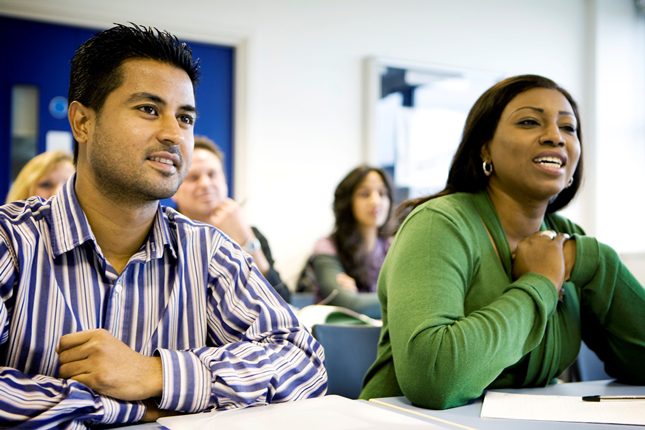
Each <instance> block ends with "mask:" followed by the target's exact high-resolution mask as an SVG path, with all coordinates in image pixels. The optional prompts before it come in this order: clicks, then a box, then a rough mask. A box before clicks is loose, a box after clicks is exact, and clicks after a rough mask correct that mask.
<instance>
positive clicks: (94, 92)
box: [68, 23, 199, 162]
mask: <svg viewBox="0 0 645 430" xmlns="http://www.w3.org/2000/svg"><path fill="white" fill-rule="evenodd" d="M132 58H147V59H151V60H156V61H161V62H164V63H167V64H170V65H172V66H176V67H177V68H180V69H182V70H184V71H185V72H186V73H187V74H188V77H189V78H190V80H191V82H192V83H193V90H194V88H195V87H196V85H197V82H198V79H199V64H198V61H197V60H194V59H193V54H192V51H191V49H190V47H189V46H188V45H187V44H186V43H184V42H180V41H179V40H178V39H177V37H175V36H173V35H172V34H170V33H168V32H167V31H161V30H158V29H156V28H153V27H144V26H141V25H137V24H133V23H130V25H129V26H127V25H123V24H116V25H115V26H114V27H112V28H110V29H107V30H105V31H101V32H99V33H97V34H95V35H94V36H92V37H91V38H90V39H89V40H87V41H86V42H85V43H83V44H82V45H81V46H80V47H79V48H78V49H77V50H76V52H75V53H74V56H73V57H72V68H71V73H70V79H69V92H68V100H69V102H70V103H71V102H73V101H78V102H80V103H82V104H83V105H84V106H87V107H89V108H91V109H93V110H94V111H95V112H99V111H100V110H101V108H102V107H103V104H104V103H105V99H106V98H107V96H108V95H109V94H110V93H111V92H112V91H114V90H115V89H116V88H118V87H119V85H121V83H122V80H123V75H122V72H121V67H120V66H121V64H123V62H124V61H125V60H128V59H132ZM77 157H78V145H77V144H76V142H75V145H74V162H76V159H77Z"/></svg>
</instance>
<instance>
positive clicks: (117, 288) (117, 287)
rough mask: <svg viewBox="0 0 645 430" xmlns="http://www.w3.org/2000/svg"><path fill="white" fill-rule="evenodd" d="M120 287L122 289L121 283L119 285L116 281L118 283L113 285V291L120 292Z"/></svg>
mask: <svg viewBox="0 0 645 430" xmlns="http://www.w3.org/2000/svg"><path fill="white" fill-rule="evenodd" d="M122 289H123V285H121V283H118V284H116V286H115V287H114V292H115V293H117V294H121V290H122Z"/></svg>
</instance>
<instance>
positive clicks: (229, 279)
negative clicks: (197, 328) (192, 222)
mask: <svg viewBox="0 0 645 430" xmlns="http://www.w3.org/2000/svg"><path fill="white" fill-rule="evenodd" d="M209 279H210V280H209V285H208V291H209V296H208V301H209V302H208V309H207V318H208V322H207V323H208V336H209V339H208V345H209V346H208V347H203V348H195V349H191V350H189V351H169V350H163V349H160V350H159V351H158V352H159V354H160V355H161V358H162V367H163V372H164V387H163V395H162V398H161V400H160V404H159V407H160V408H162V409H172V410H178V411H186V412H195V411H199V410H204V409H207V408H212V407H214V408H218V409H231V408H237V407H244V406H251V405H261V404H268V403H277V402H285V401H291V400H299V399H305V398H309V397H318V396H322V395H324V394H325V391H326V389H327V374H326V372H325V368H324V363H323V362H324V352H323V349H322V346H321V345H320V344H319V343H318V342H317V341H316V340H315V339H314V338H313V336H312V335H311V334H310V333H309V331H308V330H307V329H306V328H305V327H304V326H302V325H301V324H300V322H299V321H298V319H297V318H296V316H295V314H294V313H293V312H292V311H291V309H290V308H289V307H288V306H287V305H286V304H285V303H284V302H283V301H282V300H280V299H279V297H278V295H277V293H276V292H275V290H274V289H273V288H272V287H271V286H270V285H269V283H268V282H267V281H266V280H265V279H264V278H263V277H262V275H261V274H260V272H259V270H258V269H257V267H256V266H255V265H254V263H253V261H252V259H251V258H250V257H248V256H245V254H244V253H243V251H241V250H240V248H239V247H238V246H237V245H236V244H233V243H232V242H230V241H228V240H223V243H222V244H221V245H220V246H219V247H217V252H216V254H215V255H214V257H213V258H211V261H210V267H209Z"/></svg>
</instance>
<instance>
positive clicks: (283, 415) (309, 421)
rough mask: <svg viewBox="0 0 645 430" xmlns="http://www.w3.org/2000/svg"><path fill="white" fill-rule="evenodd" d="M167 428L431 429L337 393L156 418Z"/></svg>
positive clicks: (419, 421)
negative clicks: (247, 406)
mask: <svg viewBox="0 0 645 430" xmlns="http://www.w3.org/2000/svg"><path fill="white" fill-rule="evenodd" d="M157 422H158V423H159V424H161V425H163V426H164V427H167V428H169V429H171V430H194V429H201V430H206V429H226V430H242V429H245V430H246V429H264V430H270V429H276V430H277V429H279V430H303V429H306V430H329V429H334V430H363V429H364V430H368V429H369V430H391V429H397V430H416V429H419V430H421V429H424V430H432V429H442V428H443V427H436V426H433V425H431V424H428V423H427V422H425V421H423V420H420V419H416V418H412V417H408V416H406V415H403V414H400V413H397V412H393V411H390V410H387V409H384V408H380V407H378V406H375V405H371V404H369V403H368V402H364V401H360V400H350V399H346V398H344V397H341V396H333V395H332V396H325V397H319V398H316V399H309V400H300V401H297V402H290V403H278V404H272V405H268V406H256V407H252V408H246V409H236V410H231V411H221V412H218V411H211V412H206V413H201V414H192V415H181V416H175V417H165V418H160V419H159V420H158V421H157Z"/></svg>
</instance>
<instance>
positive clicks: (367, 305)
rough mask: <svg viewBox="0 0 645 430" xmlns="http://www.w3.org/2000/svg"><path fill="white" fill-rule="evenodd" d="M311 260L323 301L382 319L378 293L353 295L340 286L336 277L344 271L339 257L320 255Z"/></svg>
mask: <svg viewBox="0 0 645 430" xmlns="http://www.w3.org/2000/svg"><path fill="white" fill-rule="evenodd" d="M311 259H312V260H311V264H312V265H313V268H314V273H315V274H316V281H317V283H318V285H319V288H320V292H319V295H320V298H321V300H323V301H326V299H327V300H329V299H331V300H329V302H328V303H327V304H330V305H335V306H342V307H345V308H348V309H352V310H354V311H356V312H360V313H362V314H365V315H368V316H370V317H372V318H380V317H381V304H380V302H379V300H378V296H377V295H376V293H352V292H349V291H345V290H344V289H343V288H341V287H340V286H339V285H338V282H336V276H337V275H338V274H340V273H343V272H344V270H343V266H342V264H341V263H340V260H339V259H338V257H337V256H335V255H328V254H319V255H314V256H313V257H311ZM332 295H333V296H332Z"/></svg>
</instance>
